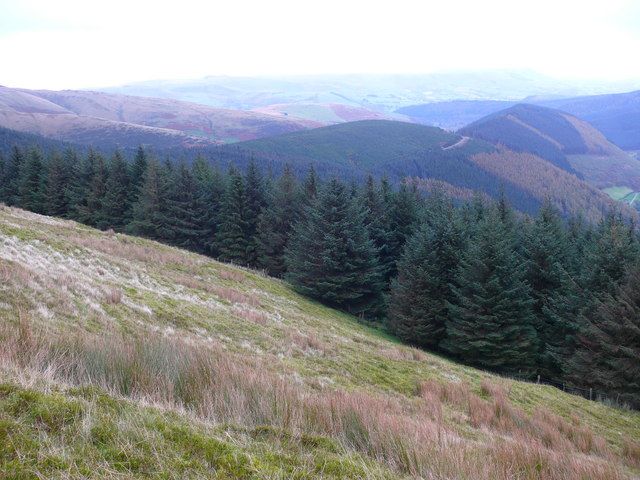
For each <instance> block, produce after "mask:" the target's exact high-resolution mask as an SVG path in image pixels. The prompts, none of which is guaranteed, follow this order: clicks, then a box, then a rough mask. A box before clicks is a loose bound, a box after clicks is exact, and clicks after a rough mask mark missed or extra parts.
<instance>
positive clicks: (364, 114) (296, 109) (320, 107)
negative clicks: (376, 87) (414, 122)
mask: <svg viewBox="0 0 640 480" xmlns="http://www.w3.org/2000/svg"><path fill="white" fill-rule="evenodd" d="M254 111H256V112H259V113H265V114H268V115H276V116H279V117H284V118H289V119H302V120H309V121H312V122H319V123H324V124H327V125H329V124H334V123H342V122H355V121H358V120H408V117H406V116H404V115H400V114H394V113H384V112H380V111H377V110H371V109H369V108H364V107H358V106H353V105H345V104H341V103H281V104H275V105H269V106H266V107H260V108H256V109H255V110H254Z"/></svg>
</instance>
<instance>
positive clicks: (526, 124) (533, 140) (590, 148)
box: [458, 104, 640, 190]
mask: <svg viewBox="0 0 640 480" xmlns="http://www.w3.org/2000/svg"><path fill="white" fill-rule="evenodd" d="M458 133H459V134H461V135H467V136H471V137H474V138H478V139H482V140H485V141H488V142H491V143H493V144H496V145H503V146H505V147H507V148H509V149H511V150H514V151H516V152H527V153H532V154H534V155H537V156H539V157H541V158H544V159H545V160H548V161H549V162H551V163H553V164H554V165H556V166H557V167H559V168H561V169H563V170H566V171H568V172H573V173H577V174H578V175H579V176H581V177H582V178H584V179H585V180H586V181H587V182H589V183H590V184H592V185H594V186H595V187H597V188H607V187H614V186H627V187H630V188H632V189H634V190H638V189H640V162H639V161H638V160H637V159H635V158H633V157H631V156H630V155H629V154H627V153H626V152H624V151H622V150H621V149H620V148H619V147H617V146H616V145H614V144H612V143H611V142H609V141H608V140H607V139H606V138H605V137H604V135H603V134H602V133H601V132H599V131H598V130H596V129H595V128H594V127H592V126H591V125H589V124H588V123H587V122H584V121H582V120H580V119H578V118H576V117H574V116H573V115H570V114H568V113H565V112H562V111H559V110H554V109H550V108H547V107H541V106H538V105H526V104H518V105H515V106H513V107H510V108H507V109H505V110H501V111H499V112H496V113H493V114H491V115H488V116H487V117H485V118H483V119H481V120H478V121H476V122H474V123H472V124H470V125H468V126H466V127H464V128H462V129H460V130H459V131H458Z"/></svg>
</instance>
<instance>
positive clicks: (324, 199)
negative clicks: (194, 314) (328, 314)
mask: <svg viewBox="0 0 640 480" xmlns="http://www.w3.org/2000/svg"><path fill="white" fill-rule="evenodd" d="M365 215H366V213H365V211H364V209H363V208H362V207H361V205H360V203H359V202H357V201H355V200H354V199H351V198H350V195H349V191H348V189H347V188H346V187H345V186H344V185H343V184H342V183H340V182H338V181H337V180H336V179H335V178H334V179H332V180H331V181H330V182H329V183H328V184H327V185H325V186H324V187H323V188H321V189H320V192H319V193H318V197H317V198H316V200H315V201H314V203H313V204H312V205H311V206H310V207H308V208H307V211H306V213H305V219H304V220H303V221H301V222H299V223H298V224H297V225H296V227H295V228H294V234H293V236H292V238H291V241H290V244H289V247H288V249H287V252H286V255H285V262H286V266H287V274H286V277H285V278H286V279H287V280H288V281H289V282H291V283H292V285H293V287H294V288H295V289H296V290H297V291H299V292H300V293H302V294H304V295H308V296H310V297H313V298H317V299H319V300H321V301H323V302H325V303H327V304H328V305H331V306H334V307H337V308H341V309H344V310H346V311H348V312H351V313H353V314H356V315H361V314H362V315H368V316H373V315H377V314H379V313H380V309H381V291H382V287H383V284H382V278H381V275H380V268H379V265H378V258H377V251H376V249H375V246H374V245H373V242H372V241H371V240H370V239H369V235H368V232H367V228H366V225H365Z"/></svg>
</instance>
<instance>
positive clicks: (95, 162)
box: [84, 152, 107, 226]
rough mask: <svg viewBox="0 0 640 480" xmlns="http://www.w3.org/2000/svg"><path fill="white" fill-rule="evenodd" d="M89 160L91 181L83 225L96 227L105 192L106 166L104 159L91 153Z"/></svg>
mask: <svg viewBox="0 0 640 480" xmlns="http://www.w3.org/2000/svg"><path fill="white" fill-rule="evenodd" d="M90 157H91V159H90V162H91V179H90V180H89V188H88V190H87V203H86V209H85V220H84V221H85V223H88V224H89V225H92V226H98V224H99V223H100V221H101V214H102V203H103V201H104V196H105V194H106V192H107V165H106V163H105V161H104V157H103V156H102V155H101V154H99V153H95V152H93V155H90Z"/></svg>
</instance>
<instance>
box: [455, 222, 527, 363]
mask: <svg viewBox="0 0 640 480" xmlns="http://www.w3.org/2000/svg"><path fill="white" fill-rule="evenodd" d="M468 245H469V246H468V248H467V249H466V251H465V253H464V254H463V256H462V258H461V260H460V267H459V268H458V272H457V275H456V280H455V286H454V287H452V291H453V300H452V301H451V302H449V303H448V309H449V317H448V322H447V325H446V338H445V340H444V341H443V342H442V347H443V348H444V349H445V350H446V351H448V352H449V353H451V354H453V355H455V356H456V357H458V358H460V359H461V360H463V361H465V362H468V363H471V364H474V365H478V366H480V367H483V368H489V369H492V370H498V371H501V372H507V373H515V372H518V371H521V370H522V371H524V372H531V371H533V369H534V366H535V360H536V353H537V348H538V347H537V337H536V331H535V328H534V326H533V325H534V322H535V317H534V315H533V312H532V309H531V305H532V303H533V301H532V299H531V296H530V287H529V285H528V284H527V283H526V281H525V265H524V264H523V261H522V260H521V259H519V258H518V256H517V254H516V252H515V248H514V242H513V234H512V232H511V231H510V230H509V229H508V228H507V227H506V226H505V224H504V223H503V222H502V221H501V220H500V215H499V212H497V211H496V209H493V210H492V211H491V212H490V213H489V214H485V216H484V218H483V219H482V220H481V221H480V223H479V224H478V227H477V232H476V235H475V238H473V239H472V240H471V241H470V242H469V244H468Z"/></svg>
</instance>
